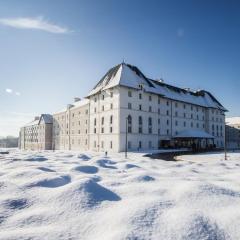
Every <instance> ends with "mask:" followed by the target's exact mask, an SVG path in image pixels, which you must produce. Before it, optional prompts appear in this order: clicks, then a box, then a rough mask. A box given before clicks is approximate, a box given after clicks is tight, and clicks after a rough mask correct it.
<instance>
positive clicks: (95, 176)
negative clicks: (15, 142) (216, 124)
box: [0, 150, 240, 240]
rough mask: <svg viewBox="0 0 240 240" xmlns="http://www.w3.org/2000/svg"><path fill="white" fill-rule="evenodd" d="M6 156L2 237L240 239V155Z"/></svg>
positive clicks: (0, 203) (0, 196)
mask: <svg viewBox="0 0 240 240" xmlns="http://www.w3.org/2000/svg"><path fill="white" fill-rule="evenodd" d="M179 159H182V160H185V161H178V162H166V161H162V160H157V159H150V158H146V157H143V154H137V153H132V154H129V158H128V159H124V154H114V155H110V156H109V157H104V154H97V153H82V154H80V153H76V152H38V153H35V152H20V151H18V150H13V151H11V153H10V154H9V155H0V163H1V165H0V239H4V240H8V239H39V240H44V239H50V240H51V239H53V240H54V239H57V240H59V239H72V240H73V239H74V240H75V239H89V240H98V239H99V240H109V239H111V240H112V239H113V240H118V239H128V240H142V239H157V240H169V239H173V240H177V239H184V240H199V239H207V240H222V239H240V153H231V154H229V160H228V161H224V160H223V154H217V153H216V154H208V155H207V154H202V155H197V156H181V157H179Z"/></svg>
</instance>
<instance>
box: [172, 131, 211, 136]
mask: <svg viewBox="0 0 240 240" xmlns="http://www.w3.org/2000/svg"><path fill="white" fill-rule="evenodd" d="M174 138H214V137H213V136H212V135H211V134H209V133H207V132H204V131H202V130H196V129H189V130H183V131H181V132H179V133H178V134H176V135H175V136H174Z"/></svg>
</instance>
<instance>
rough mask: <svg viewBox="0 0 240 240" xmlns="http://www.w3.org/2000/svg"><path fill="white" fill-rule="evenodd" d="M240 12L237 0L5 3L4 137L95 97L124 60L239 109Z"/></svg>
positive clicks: (1, 31)
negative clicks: (96, 88)
mask: <svg viewBox="0 0 240 240" xmlns="http://www.w3.org/2000/svg"><path fill="white" fill-rule="evenodd" d="M239 11H240V2H239V1H237V0H236V1H233V0H229V1H227V0H226V1H221V0H209V1H207V0H202V1H197V0H191V1H190V0H189V1H186V0H182V1H179V0H176V1H171V0H170V1H160V0H159V1H153V0H148V1H140V0H139V1H137V0H131V1H125V0H121V1H115V0H112V1H111V0H101V1H98V0H96V1H81V0H64V1H63V0H51V1H49V0H41V1H32V0H21V1H18V0H15V1H13V0H8V1H4V0H0V66H1V68H0V69H1V71H0V103H1V104H0V136H4V135H9V134H11V135H17V134H18V128H19V126H21V125H22V124H23V123H25V122H26V121H29V120H31V119H32V118H33V116H34V115H37V114H40V113H52V112H54V111H57V110H59V109H61V108H63V107H64V106H65V105H66V104H67V103H71V102H72V101H73V97H75V96H80V97H83V96H85V95H86V94H87V92H88V91H89V90H90V89H91V88H92V87H93V86H94V85H95V84H96V82H97V81H98V80H99V79H100V78H101V77H102V76H103V75H104V74H105V72H106V71H107V70H108V69H109V68H111V67H112V66H114V65H116V64H118V63H120V62H122V60H123V59H125V61H126V62H128V63H130V64H133V65H136V66H138V67H139V68H140V69H141V70H142V71H143V73H144V74H145V75H147V76H149V77H151V78H161V77H162V78H163V79H164V80H165V82H167V83H169V84H173V85H176V86H179V87H190V88H191V89H206V90H208V91H210V92H212V93H213V94H214V95H215V96H216V98H217V99H218V100H220V102H222V104H223V105H224V106H225V107H226V108H227V109H228V110H229V112H228V113H227V115H228V116H239V115H240V109H239V101H240V96H239V89H240V79H239V76H240V58H239V55H240V14H239Z"/></svg>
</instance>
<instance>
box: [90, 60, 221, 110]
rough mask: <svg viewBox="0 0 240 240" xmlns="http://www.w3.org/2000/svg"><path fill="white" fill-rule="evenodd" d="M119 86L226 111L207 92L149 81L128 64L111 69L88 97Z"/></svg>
mask: <svg viewBox="0 0 240 240" xmlns="http://www.w3.org/2000/svg"><path fill="white" fill-rule="evenodd" d="M118 85H120V86H125V87H130V88H135V89H140V88H141V87H143V88H144V90H145V91H146V92H149V93H155V94H158V95H160V96H162V97H165V98H169V99H172V100H177V101H182V102H186V103H191V104H195V105H199V106H203V107H211V108H218V109H221V110H223V111H226V109H225V108H224V107H223V106H222V105H221V103H220V102H218V101H217V99H216V98H215V97H214V96H213V95H212V94H211V93H209V92H207V91H204V90H200V91H197V92H193V91H189V90H186V89H183V88H179V87H175V86H171V85H169V84H166V83H163V82H159V81H156V80H152V79H149V78H147V77H146V76H145V75H144V74H143V73H142V72H141V71H140V70H139V69H138V68H137V67H135V66H132V65H130V64H126V63H121V64H119V65H117V66H115V67H113V68H111V69H110V70H109V71H108V72H107V73H106V74H105V75H104V77H103V78H102V79H101V80H100V81H99V82H98V83H97V85H96V86H95V87H94V88H93V89H92V90H91V91H90V93H89V94H88V97H89V96H91V95H94V94H96V93H97V92H99V91H102V90H106V89H109V88H113V87H115V86H118Z"/></svg>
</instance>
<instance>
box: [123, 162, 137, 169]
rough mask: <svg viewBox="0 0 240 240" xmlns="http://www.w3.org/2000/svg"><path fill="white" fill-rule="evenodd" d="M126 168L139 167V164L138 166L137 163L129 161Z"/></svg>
mask: <svg viewBox="0 0 240 240" xmlns="http://www.w3.org/2000/svg"><path fill="white" fill-rule="evenodd" d="M125 168H126V169H130V168H139V166H137V165H135V164H131V163H128V164H126V165H125Z"/></svg>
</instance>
